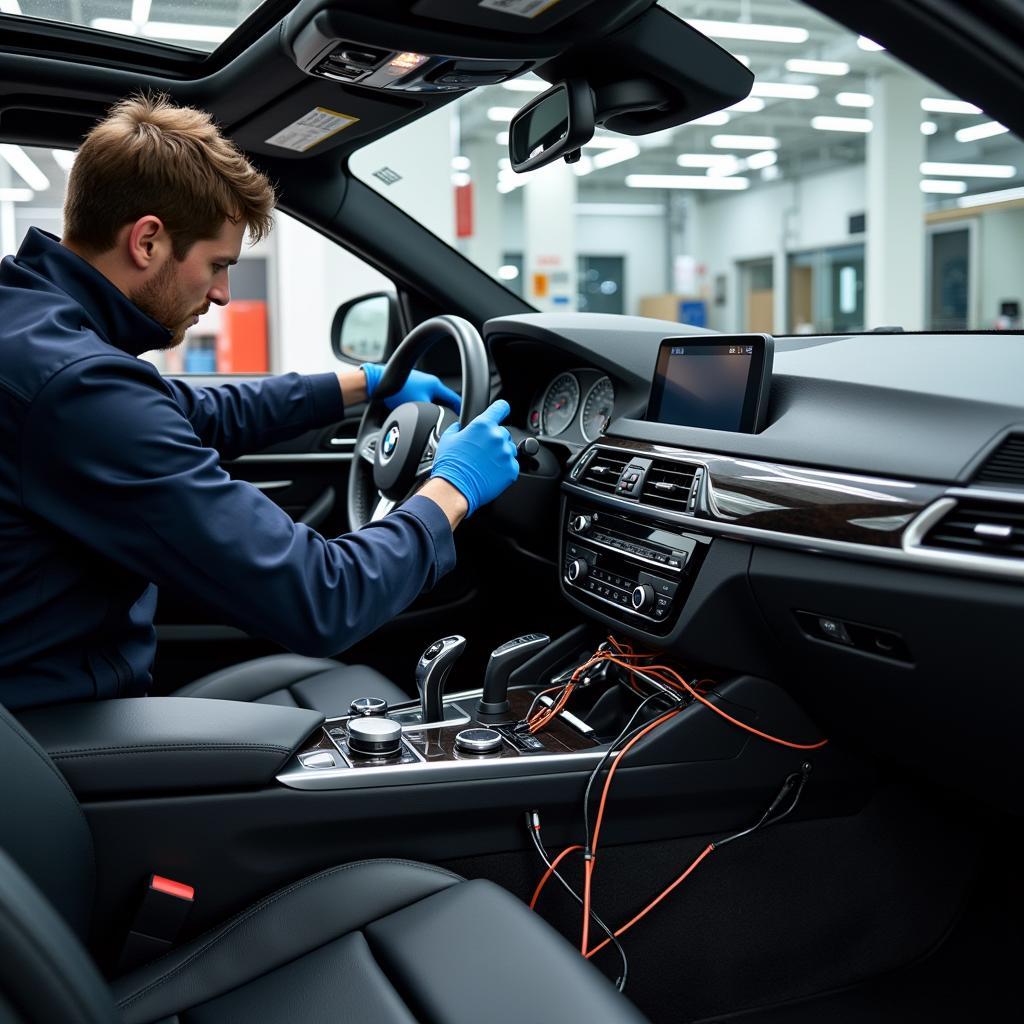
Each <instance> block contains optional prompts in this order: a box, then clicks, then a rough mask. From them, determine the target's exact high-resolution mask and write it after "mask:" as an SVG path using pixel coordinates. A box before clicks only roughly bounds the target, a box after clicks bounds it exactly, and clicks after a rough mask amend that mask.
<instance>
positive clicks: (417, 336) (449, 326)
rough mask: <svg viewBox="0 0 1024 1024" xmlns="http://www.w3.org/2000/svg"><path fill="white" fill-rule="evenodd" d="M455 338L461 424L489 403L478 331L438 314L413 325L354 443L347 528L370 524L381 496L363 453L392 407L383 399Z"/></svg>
mask: <svg viewBox="0 0 1024 1024" xmlns="http://www.w3.org/2000/svg"><path fill="white" fill-rule="evenodd" d="M445 339H451V340H452V341H454V342H455V346H456V348H457V349H458V352H459V360H460V362H461V364H462V396H461V397H462V408H461V411H460V413H459V423H460V424H461V425H462V426H466V424H467V423H469V422H470V420H473V419H475V418H476V417H477V416H479V415H480V413H482V412H483V411H484V410H485V409H486V408H487V406H488V405H489V404H490V395H491V371H490V367H489V365H488V363H487V349H486V347H485V345H484V342H483V339H482V338H481V337H480V333H479V332H478V331H477V329H476V328H475V327H474V326H473V325H472V324H471V323H470V322H469V321H468V320H464V319H463V318H462V317H460V316H450V315H447V314H445V315H444V316H435V317H432V318H431V319H430V320H425V321H424V322H423V323H421V324H419V325H418V326H416V327H414V328H413V329H412V330H411V331H410V332H409V333H408V334H407V335H406V336H405V337H404V338H403V339H402V341H401V342H400V343H399V345H398V347H397V348H396V349H395V351H394V352H393V353H392V354H391V358H390V359H389V360H388V361H387V364H386V366H385V367H384V373H383V375H382V376H381V379H380V383H379V384H378V385H377V389H376V391H375V392H374V395H373V398H372V399H370V401H369V402H368V403H367V406H366V411H365V412H364V413H363V418H362V420H361V421H360V423H359V431H358V433H357V435H356V447H355V451H354V453H353V461H352V466H351V469H350V471H349V477H348V521H349V528H350V529H352V530H358V529H360V528H361V527H363V526H365V525H366V524H367V523H368V522H370V515H371V512H372V509H373V506H374V504H375V502H376V501H378V500H380V498H381V495H380V493H379V492H378V491H377V490H376V488H375V487H374V485H373V473H372V467H370V466H369V465H368V464H367V461H366V458H365V456H364V455H363V452H364V451H365V449H366V445H367V443H368V441H370V440H372V438H373V437H375V436H376V435H377V433H378V432H379V430H380V427H381V426H382V425H383V423H384V420H385V419H386V418H387V415H388V409H387V407H386V406H385V405H384V399H385V398H387V397H388V396H389V395H393V394H395V392H397V391H399V390H401V387H402V385H403V384H404V382H405V380H406V378H407V377H408V376H409V371H410V370H412V369H413V367H414V366H415V365H416V363H417V362H419V360H420V359H421V358H422V357H423V355H424V354H425V353H426V352H427V351H429V350H430V349H431V348H433V346H434V345H436V344H437V343H438V342H439V341H443V340H445Z"/></svg>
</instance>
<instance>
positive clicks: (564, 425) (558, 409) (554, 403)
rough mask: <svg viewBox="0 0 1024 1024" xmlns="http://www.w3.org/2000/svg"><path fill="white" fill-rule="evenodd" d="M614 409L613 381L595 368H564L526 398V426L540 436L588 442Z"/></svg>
mask: <svg viewBox="0 0 1024 1024" xmlns="http://www.w3.org/2000/svg"><path fill="white" fill-rule="evenodd" d="M614 410H615V385H614V384H613V383H612V379H611V378H610V377H609V376H608V375H607V374H604V373H601V372H600V371H599V370H591V369H588V368H583V369H577V370H566V371H563V372H562V373H559V374H556V375H555V376H554V377H552V378H551V379H549V380H548V381H546V382H545V383H544V385H543V386H542V387H541V388H540V389H539V390H538V391H537V392H536V394H535V395H534V396H533V399H532V401H531V402H530V407H529V411H528V413H527V418H526V428H527V430H529V431H530V433H531V434H537V435H539V436H541V437H557V438H559V439H560V440H565V441H572V442H575V443H578V444H579V443H582V444H589V443H590V442H591V441H595V440H597V438H598V437H600V436H601V434H603V433H604V431H605V428H606V427H607V426H608V424H609V423H610V422H611V419H612V415H613V413H614Z"/></svg>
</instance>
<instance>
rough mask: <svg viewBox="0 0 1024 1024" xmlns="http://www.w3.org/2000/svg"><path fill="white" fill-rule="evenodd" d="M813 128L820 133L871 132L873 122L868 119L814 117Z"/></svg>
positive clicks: (812, 120)
mask: <svg viewBox="0 0 1024 1024" xmlns="http://www.w3.org/2000/svg"><path fill="white" fill-rule="evenodd" d="M811 127H812V128H817V129H818V131H820V132H869V131H871V122H870V121H869V120H868V119H867V118H866V117H812V118H811Z"/></svg>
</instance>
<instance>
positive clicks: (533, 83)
mask: <svg viewBox="0 0 1024 1024" xmlns="http://www.w3.org/2000/svg"><path fill="white" fill-rule="evenodd" d="M501 87H502V89H508V90H509V91H510V92H545V91H546V90H547V89H550V88H551V86H550V85H548V83H547V82H538V81H537V80H536V79H535V78H513V79H512V81H510V82H502V83H501Z"/></svg>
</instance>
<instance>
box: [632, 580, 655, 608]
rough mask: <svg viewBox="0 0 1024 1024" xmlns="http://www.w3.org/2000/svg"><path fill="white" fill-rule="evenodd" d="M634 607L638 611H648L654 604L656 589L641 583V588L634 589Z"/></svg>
mask: <svg viewBox="0 0 1024 1024" xmlns="http://www.w3.org/2000/svg"><path fill="white" fill-rule="evenodd" d="M632 601H633V607H634V608H635V609H636V610H637V611H638V612H642V611H646V609H648V608H650V607H651V605H652V604H654V587H652V586H650V585H649V584H647V583H641V584H640V586H638V587H634V589H633V598H632Z"/></svg>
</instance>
